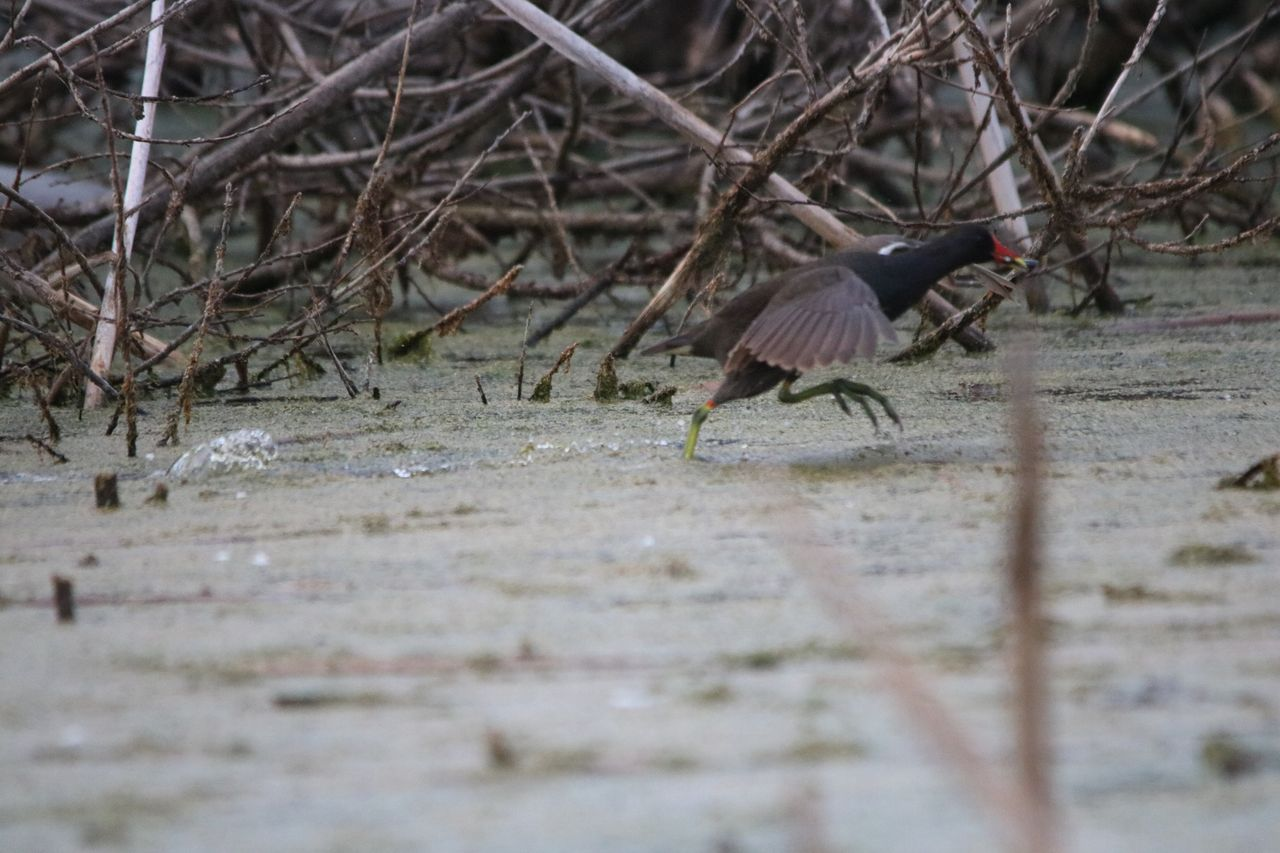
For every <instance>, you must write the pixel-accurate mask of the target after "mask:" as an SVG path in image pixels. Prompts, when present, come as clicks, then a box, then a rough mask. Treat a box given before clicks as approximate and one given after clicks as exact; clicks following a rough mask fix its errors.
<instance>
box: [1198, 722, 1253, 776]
mask: <svg viewBox="0 0 1280 853" xmlns="http://www.w3.org/2000/svg"><path fill="white" fill-rule="evenodd" d="M1261 759H1262V756H1260V755H1259V754H1258V753H1257V752H1255V751H1254V750H1252V749H1249V748H1248V747H1246V746H1244V745H1243V744H1242V743H1240V741H1239V740H1238V739H1237V738H1236V737H1235V736H1233V735H1231V734H1229V733H1227V732H1215V733H1214V734H1211V735H1209V736H1208V737H1206V738H1205V739H1204V742H1203V743H1202V744H1201V745H1200V763H1201V764H1203V765H1204V766H1205V768H1206V769H1207V770H1209V771H1211V772H1212V773H1213V774H1214V775H1216V776H1220V777H1222V778H1223V779H1237V778H1239V777H1241V776H1246V775H1248V774H1249V773H1252V772H1254V771H1255V770H1257V769H1258V767H1259V766H1260V765H1261V764H1262V760H1261Z"/></svg>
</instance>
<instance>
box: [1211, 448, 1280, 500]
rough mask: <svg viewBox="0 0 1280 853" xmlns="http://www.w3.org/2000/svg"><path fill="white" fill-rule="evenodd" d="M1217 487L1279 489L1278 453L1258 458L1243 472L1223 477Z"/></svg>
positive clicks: (1279, 463)
mask: <svg viewBox="0 0 1280 853" xmlns="http://www.w3.org/2000/svg"><path fill="white" fill-rule="evenodd" d="M1218 488H1219V489H1262V490H1264V491H1271V490H1272V489H1280V453H1276V454H1273V455H1271V456H1267V457H1264V458H1262V459H1259V460H1258V461H1257V462H1255V463H1253V464H1252V465H1250V466H1249V467H1248V468H1247V469H1245V471H1244V473H1243V474H1237V475H1236V476H1234V477H1223V478H1222V479H1221V480H1220V481H1219V482H1218Z"/></svg>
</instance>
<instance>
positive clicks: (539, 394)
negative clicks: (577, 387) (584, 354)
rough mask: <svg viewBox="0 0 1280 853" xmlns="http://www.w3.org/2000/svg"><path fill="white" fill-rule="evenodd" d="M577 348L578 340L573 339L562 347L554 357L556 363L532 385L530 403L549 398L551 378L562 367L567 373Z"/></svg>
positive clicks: (542, 401) (540, 401) (546, 400)
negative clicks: (561, 350)
mask: <svg viewBox="0 0 1280 853" xmlns="http://www.w3.org/2000/svg"><path fill="white" fill-rule="evenodd" d="M577 350H578V342H577V341H574V342H573V343H571V344H569V345H568V346H567V347H565V348H564V352H562V353H560V357H559V358H557V359H556V363H555V364H554V365H552V367H551V369H550V370H548V371H547V373H546V375H545V376H543V377H542V378H541V379H539V380H538V384H537V385H535V386H533V393H532V394H530V395H529V402H531V403H546V402H549V401H550V400H551V379H552V377H554V376H555V375H556V372H557V371H559V370H560V368H561V367H564V369H565V372H566V373H568V371H569V368H570V366H571V362H572V360H573V354H574V353H575V352H577Z"/></svg>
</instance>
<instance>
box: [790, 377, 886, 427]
mask: <svg viewBox="0 0 1280 853" xmlns="http://www.w3.org/2000/svg"><path fill="white" fill-rule="evenodd" d="M794 381H795V380H794V379H788V380H786V381H785V382H783V383H782V387H781V388H779V389H778V400H779V401H781V402H783V403H803V402H804V401H805V400H812V399H813V398H814V397H822V396H824V395H826V394H830V395H831V396H832V397H834V398H835V400H836V403H837V404H838V405H839V406H840V408H841V409H843V410H844V412H845V414H847V415H851V414H853V412H851V411H850V410H849V404H848V403H847V402H846V398H848V399H851V400H853V401H854V402H856V403H857V404H858V405H859V406H861V407H862V411H863V412H865V413H866V415H867V417H868V418H870V419H871V425H872V427H874V428H875V429H877V430H878V429H879V428H880V422H879V421H878V420H876V414H875V412H874V411H873V410H872V408H871V402H868V401H874V402H876V403H879V404H880V407H881V408H883V409H884V413H885V414H886V415H888V416H889V419H890V420H892V421H893V422H894V423H895V424H897V425H898V429H902V419H901V418H899V417H898V413H897V412H896V411H894V409H893V405H892V404H891V403H890V402H889V400H888V399H887V398H886V397H885V396H884V395H883V394H881V393H880V392H879V391H877V390H876V389H874V388H872V387H871V386H870V385H863V384H862V383H861V382H852V381H850V380H848V379H832V380H831V381H830V382H823V383H822V384H820V385H815V386H813V387H812V388H806V389H805V390H804V391H792V390H791V383H792V382H794Z"/></svg>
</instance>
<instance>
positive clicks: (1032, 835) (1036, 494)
mask: <svg viewBox="0 0 1280 853" xmlns="http://www.w3.org/2000/svg"><path fill="white" fill-rule="evenodd" d="M1034 359H1035V353H1034V349H1033V348H1032V346H1031V342H1030V339H1029V338H1028V337H1024V338H1023V339H1022V340H1021V341H1020V342H1019V343H1018V344H1017V345H1016V346H1015V348H1014V349H1013V351H1012V352H1011V353H1010V355H1009V363H1008V373H1009V386H1010V390H1011V393H1012V398H1013V409H1012V423H1011V425H1010V432H1011V433H1012V437H1013V446H1014V452H1015V456H1016V459H1017V481H1016V492H1015V495H1014V507H1013V512H1012V521H1013V524H1012V527H1011V528H1010V531H1009V563H1008V566H1009V592H1010V601H1011V603H1012V607H1013V614H1012V622H1013V625H1012V628H1013V630H1012V637H1013V650H1012V653H1013V685H1014V702H1013V707H1014V712H1015V720H1014V730H1015V731H1016V732H1017V759H1018V775H1019V777H1020V780H1021V787H1022V790H1023V792H1024V794H1025V796H1026V798H1027V800H1028V801H1029V804H1030V808H1031V811H1030V814H1029V815H1028V819H1029V822H1030V825H1029V826H1028V827H1027V829H1028V832H1029V838H1028V840H1029V841H1031V842H1032V843H1033V846H1031V847H1029V848H1028V849H1030V850H1035V851H1043V853H1050V851H1055V850H1058V849H1059V846H1058V843H1057V838H1056V831H1055V830H1056V826H1055V824H1056V821H1055V819H1054V812H1053V794H1052V790H1051V787H1050V776H1049V766H1050V756H1049V719H1048V717H1049V715H1048V702H1049V697H1048V683H1047V677H1046V673H1045V661H1044V633H1045V624H1044V615H1043V612H1042V611H1043V601H1042V597H1041V591H1040V590H1041V575H1042V574H1043V566H1042V564H1041V563H1042V559H1043V558H1042V554H1043V548H1042V547H1041V542H1040V538H1041V536H1040V531H1041V520H1040V519H1041V514H1042V510H1043V506H1044V496H1043V485H1042V484H1043V482H1044V476H1043V471H1042V468H1043V442H1042V436H1043V434H1044V430H1043V426H1042V425H1041V423H1040V420H1039V417H1038V416H1037V414H1036V409H1035V366H1034Z"/></svg>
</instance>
